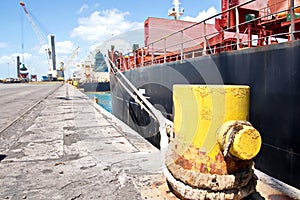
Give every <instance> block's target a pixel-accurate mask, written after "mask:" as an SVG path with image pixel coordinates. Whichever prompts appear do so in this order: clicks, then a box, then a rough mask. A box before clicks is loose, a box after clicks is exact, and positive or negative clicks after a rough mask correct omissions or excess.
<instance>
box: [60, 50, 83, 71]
mask: <svg viewBox="0 0 300 200" xmlns="http://www.w3.org/2000/svg"><path fill="white" fill-rule="evenodd" d="M79 49H80V47H76V49H74V51H73V52H72V54H71V56H70V57H69V59H68V60H67V62H66V64H64V69H63V70H66V69H67V68H68V67H69V66H70V64H71V62H72V61H73V60H74V58H75V57H76V56H77V54H78V51H79Z"/></svg>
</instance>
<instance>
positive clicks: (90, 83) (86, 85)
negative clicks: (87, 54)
mask: <svg viewBox="0 0 300 200" xmlns="http://www.w3.org/2000/svg"><path fill="white" fill-rule="evenodd" d="M77 66H78V67H80V68H81V69H82V71H81V74H80V75H78V76H79V77H81V79H80V80H81V82H80V83H79V88H82V89H83V90H84V91H85V92H108V91H110V82H109V72H108V71H109V70H108V66H107V65H106V62H105V60H104V56H103V54H102V53H101V52H100V51H97V52H96V53H95V55H94V56H93V59H92V60H87V61H86V62H85V63H80V64H78V65H77Z"/></svg>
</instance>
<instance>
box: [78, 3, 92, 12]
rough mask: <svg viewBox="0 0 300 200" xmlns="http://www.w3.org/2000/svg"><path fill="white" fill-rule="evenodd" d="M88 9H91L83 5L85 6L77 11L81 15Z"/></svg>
mask: <svg viewBox="0 0 300 200" xmlns="http://www.w3.org/2000/svg"><path fill="white" fill-rule="evenodd" d="M88 8H89V6H88V5H86V4H83V5H82V6H81V7H80V8H79V10H78V11H77V13H78V14H80V13H82V12H83V11H84V10H86V9H88Z"/></svg>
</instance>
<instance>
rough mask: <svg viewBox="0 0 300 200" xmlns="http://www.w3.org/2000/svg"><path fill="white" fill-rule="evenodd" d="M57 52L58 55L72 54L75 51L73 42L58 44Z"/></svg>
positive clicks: (56, 46) (56, 45)
mask: <svg viewBox="0 0 300 200" xmlns="http://www.w3.org/2000/svg"><path fill="white" fill-rule="evenodd" d="M55 50H56V53H58V54H71V53H72V52H73V50H74V45H73V43H72V42H71V41H63V42H57V43H56V44H55Z"/></svg>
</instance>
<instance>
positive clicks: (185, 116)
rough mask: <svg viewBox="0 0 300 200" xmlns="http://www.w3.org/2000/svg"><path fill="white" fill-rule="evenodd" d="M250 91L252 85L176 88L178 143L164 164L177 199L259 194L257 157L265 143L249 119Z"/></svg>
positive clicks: (175, 106)
mask: <svg viewBox="0 0 300 200" xmlns="http://www.w3.org/2000/svg"><path fill="white" fill-rule="evenodd" d="M249 93H250V88H249V87H248V86H235V85H175V86H174V87H173V100H174V132H175V140H174V141H173V142H172V143H171V144H170V145H169V147H168V150H167V152H166V155H165V164H166V167H167V175H166V178H167V181H168V182H169V185H170V187H171V189H172V191H173V192H174V193H175V194H176V195H177V196H179V197H180V198H183V199H203V200H204V199H213V200H216V199H242V198H244V197H246V196H248V195H249V194H251V193H252V192H254V191H255V187H256V176H255V174H254V172H253V169H252V167H253V161H252V159H253V158H254V157H255V156H256V155H257V154H258V152H259V150H260V147H261V143H262V141H261V136H260V134H259V132H258V131H257V130H256V129H255V128H254V127H253V126H252V125H251V124H250V122H248V121H247V120H248V115H249ZM165 174H166V173H165Z"/></svg>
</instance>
